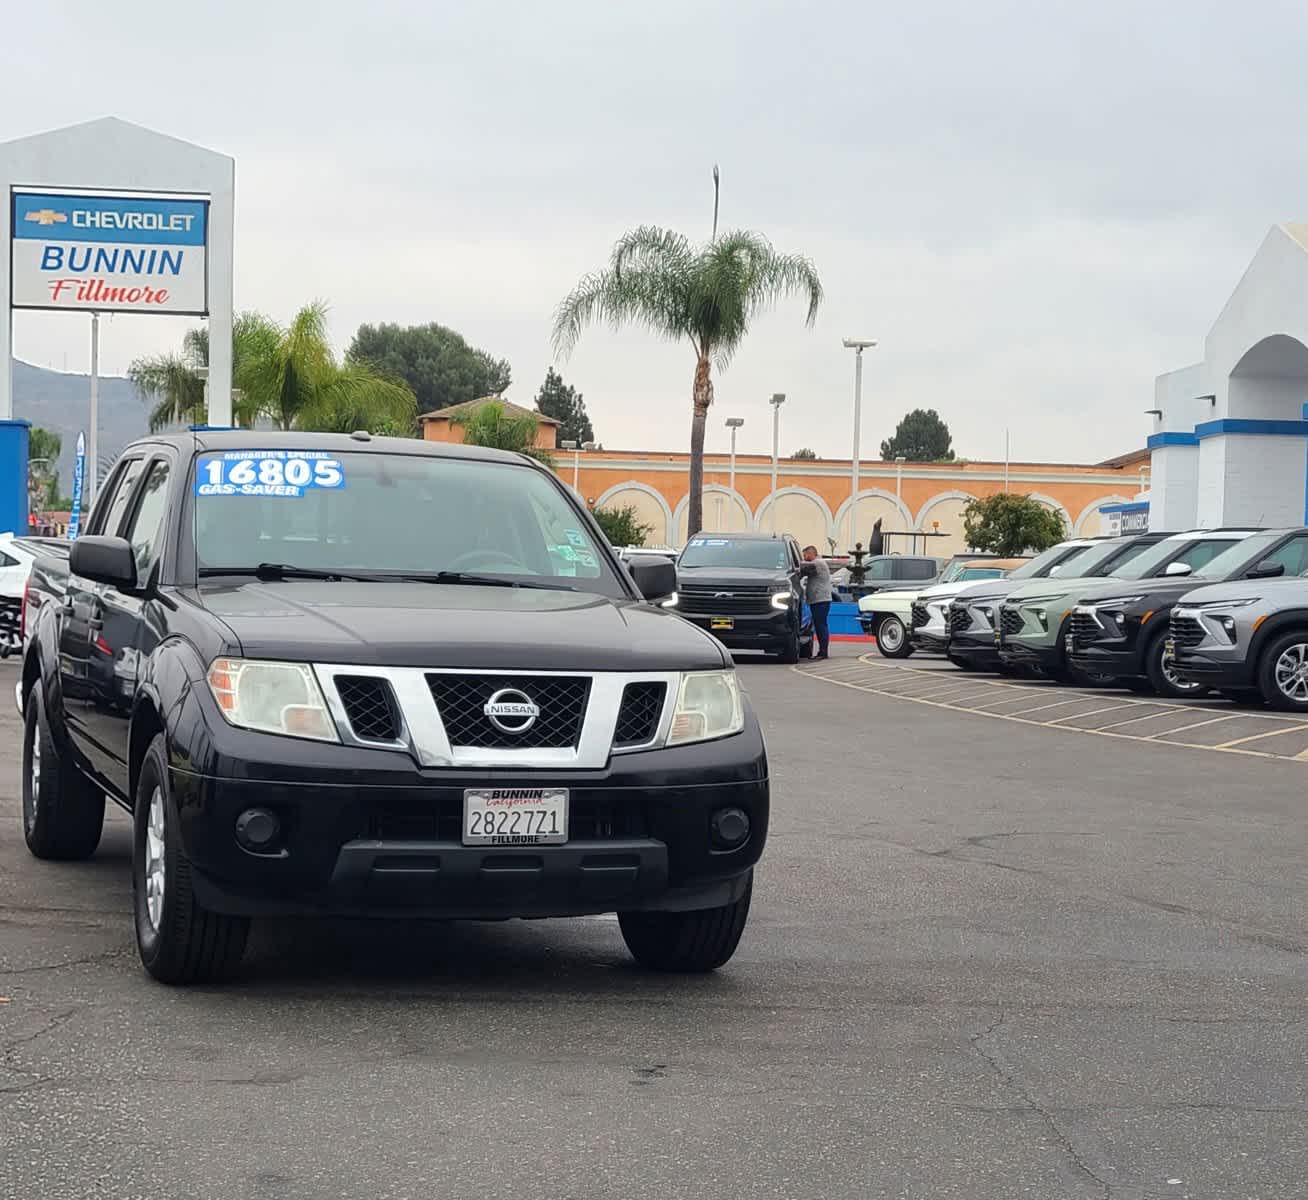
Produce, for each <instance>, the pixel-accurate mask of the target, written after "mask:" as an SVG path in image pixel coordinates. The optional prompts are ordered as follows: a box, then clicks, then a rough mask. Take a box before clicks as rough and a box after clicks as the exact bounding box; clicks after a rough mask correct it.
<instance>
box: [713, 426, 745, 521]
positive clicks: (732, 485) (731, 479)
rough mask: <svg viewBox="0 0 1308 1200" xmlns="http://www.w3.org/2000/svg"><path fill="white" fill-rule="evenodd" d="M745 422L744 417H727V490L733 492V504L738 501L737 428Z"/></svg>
mask: <svg viewBox="0 0 1308 1200" xmlns="http://www.w3.org/2000/svg"><path fill="white" fill-rule="evenodd" d="M744 423H745V418H744V417H728V418H727V428H728V429H730V430H731V471H730V472H729V474H728V475H727V491H729V492H730V493H731V503H732V504H733V505H734V504H735V503H736V430H737V429H739V428H740V427H741V426H742V425H743V424H744ZM719 524H721V522H719Z"/></svg>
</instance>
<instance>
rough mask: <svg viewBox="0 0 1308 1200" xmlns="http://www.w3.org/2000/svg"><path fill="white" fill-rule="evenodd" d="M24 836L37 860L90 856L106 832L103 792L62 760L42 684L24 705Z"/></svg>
mask: <svg viewBox="0 0 1308 1200" xmlns="http://www.w3.org/2000/svg"><path fill="white" fill-rule="evenodd" d="M23 718H24V720H23V838H24V840H25V841H26V842H27V848H28V850H30V851H31V852H32V853H33V854H34V855H35V856H36V857H37V858H55V859H78V858H90V857H91V855H92V854H94V853H95V848H96V847H97V846H98V845H99V844H100V834H101V832H102V831H103V829H104V793H103V792H102V791H100V790H99V789H98V788H96V787H94V786H92V784H91V783H90V781H89V780H87V778H86V776H84V775H83V774H82V773H81V772H80V771H78V770H77V768H76V767H75V766H74V765H73V764H72V763H71V762H69V761H68V760H67V759H66V758H63V757H61V756H60V754H59V751H58V748H57V747H56V746H55V743H54V740H53V738H51V736H50V719H49V717H48V716H47V714H46V710H45V689H44V687H43V686H42V684H41V683H40V681H39V680H38V681H37V682H36V683H35V684H33V685H32V690H31V691H30V692H28V694H27V700H26V702H25V703H24V704H23Z"/></svg>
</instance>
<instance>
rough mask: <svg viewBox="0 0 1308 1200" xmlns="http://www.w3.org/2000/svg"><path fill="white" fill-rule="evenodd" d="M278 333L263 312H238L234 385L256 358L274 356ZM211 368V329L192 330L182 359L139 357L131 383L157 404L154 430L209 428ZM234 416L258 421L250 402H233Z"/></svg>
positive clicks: (239, 420)
mask: <svg viewBox="0 0 1308 1200" xmlns="http://www.w3.org/2000/svg"><path fill="white" fill-rule="evenodd" d="M278 333H279V331H278V328H277V326H276V324H275V323H274V322H272V321H271V320H269V319H268V318H267V317H265V316H264V315H263V314H262V313H257V312H243V313H238V314H237V316H236V319H235V321H233V323H232V380H233V383H237V384H239V380H240V378H241V373H242V371H243V370H245V369H246V368H247V367H248V365H249V364H250V363H251V362H253V361H254V360H255V359H257V358H260V357H262V356H264V355H266V354H268V353H269V352H270V350H271V347H273V346H274V345H275V344H276V341H277V337H278ZM208 365H209V330H208V329H207V328H200V329H188V330H187V331H186V333H185V334H184V335H183V337H182V350H181V353H180V354H159V355H154V356H152V357H148V358H138V359H136V360H135V361H134V362H133V363H132V364H131V366H129V367H128V368H127V378H128V379H130V380H131V381H132V383H133V384H135V385H136V390H137V391H138V392H139V393H140V394H141V396H143V397H146V398H148V399H151V400H153V401H154V407H153V408H151V410H150V429H151V431H157V430H160V429H163V428H165V427H166V426H169V425H199V424H203V422H204V420H205V418H206V416H207V413H206V412H205V405H204V380H203V379H202V378H201V377H200V374H199V370H200V368H201V367H207V366H208ZM233 400H234V401H235V404H234V406H233V413H232V416H233V417H234V418H235V420H236V422H237V424H239V425H250V424H252V423H253V421H254V419H255V418H256V417H257V416H258V413H257V412H256V411H255V410H254V408H253V407H252V406H251V404H250V402H249V400H248V398H247V397H246V396H245V395H244V394H242V395H241V396H240V397H239V398H238V397H235V396H234V397H233Z"/></svg>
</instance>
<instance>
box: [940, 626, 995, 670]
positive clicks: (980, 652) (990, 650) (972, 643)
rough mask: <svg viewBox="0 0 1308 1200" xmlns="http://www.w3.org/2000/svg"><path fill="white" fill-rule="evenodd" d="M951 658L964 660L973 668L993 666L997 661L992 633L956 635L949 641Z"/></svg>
mask: <svg viewBox="0 0 1308 1200" xmlns="http://www.w3.org/2000/svg"><path fill="white" fill-rule="evenodd" d="M949 654H950V657H951V658H961V659H965V660H966V661H967V662H969V663H971V664H973V665H974V666H978V667H980V666H994V665H995V664H997V663H998V662H999V661H1000V660H999V647H998V646H996V645H995V635H994V632H993V631H987V632H986V633H984V634H980V633H976V634H972V633H956V634H954V635H953V636H952V637H951V638H950V639H949Z"/></svg>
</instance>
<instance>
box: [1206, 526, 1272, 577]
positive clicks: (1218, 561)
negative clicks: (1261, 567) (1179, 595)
mask: <svg viewBox="0 0 1308 1200" xmlns="http://www.w3.org/2000/svg"><path fill="white" fill-rule="evenodd" d="M1284 536H1285V531H1284V530H1279V531H1273V532H1271V533H1255V534H1254V535H1253V537H1247V538H1243V539H1241V540H1240V541H1238V542H1236V543H1235V545H1234V546H1232V547H1231V548H1230V549H1229V550H1225V551H1223V552H1222V553H1221V554H1219V555H1218V556H1217V557H1216V558H1214V559H1213V560H1212V561H1210V562H1209V563H1207V564H1206V565H1205V566H1204V568H1203V570H1202V571H1195V572H1194V574H1192V575H1191V576H1189V578H1191V579H1225V578H1226V577H1227V576H1228V575H1230V574H1231V573H1232V572H1234V571H1238V570H1239V569H1240V568H1241V567H1243V566H1244V565H1245V563H1250V562H1257V561H1258V560H1259V559H1260V558H1262V556H1263V551H1264V550H1270V549H1271V548H1272V547H1273V546H1275V545H1276V543H1277V542H1279V541H1280V540H1281V539H1282V538H1283V537H1284Z"/></svg>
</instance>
